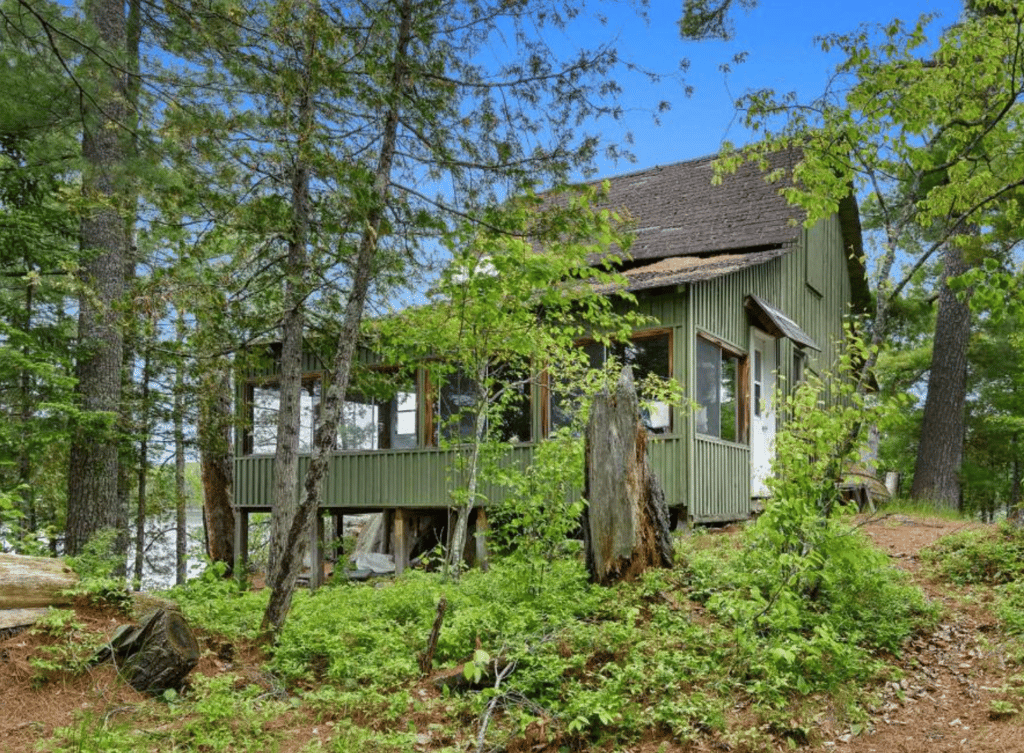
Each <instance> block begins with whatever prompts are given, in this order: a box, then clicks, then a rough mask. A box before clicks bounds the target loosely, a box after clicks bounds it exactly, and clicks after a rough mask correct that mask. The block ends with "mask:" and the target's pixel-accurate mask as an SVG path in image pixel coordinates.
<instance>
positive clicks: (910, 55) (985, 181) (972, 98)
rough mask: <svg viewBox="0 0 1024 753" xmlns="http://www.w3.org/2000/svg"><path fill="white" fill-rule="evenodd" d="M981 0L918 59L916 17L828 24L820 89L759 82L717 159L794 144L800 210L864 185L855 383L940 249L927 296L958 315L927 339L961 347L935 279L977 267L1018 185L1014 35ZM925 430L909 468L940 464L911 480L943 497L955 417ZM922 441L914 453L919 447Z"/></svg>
mask: <svg viewBox="0 0 1024 753" xmlns="http://www.w3.org/2000/svg"><path fill="white" fill-rule="evenodd" d="M986 7H989V8H993V9H997V10H999V11H1000V12H999V13H989V14H979V15H976V16H972V17H970V18H968V19H966V20H964V21H963V22H962V23H960V24H958V25H956V26H954V27H952V28H950V29H948V30H947V31H946V32H945V33H944V34H943V35H942V37H941V39H940V40H939V43H938V49H936V50H935V52H934V54H933V55H932V56H931V57H930V58H928V59H923V58H922V57H920V56H919V54H918V50H919V49H920V48H921V46H922V45H923V44H924V43H925V41H926V40H925V37H924V33H923V22H921V23H918V24H917V25H916V26H914V27H911V28H905V27H904V26H903V25H902V24H901V23H900V22H898V21H894V22H893V23H892V24H890V25H889V26H888V27H887V28H886V29H884V30H883V34H884V35H883V39H882V41H881V42H879V43H877V44H874V43H873V42H872V39H871V35H870V34H869V33H868V31H867V30H861V31H860V32H858V33H855V34H850V35H837V36H831V37H828V38H826V39H825V41H824V47H825V48H826V49H831V48H832V47H838V48H839V49H840V50H842V51H843V52H844V53H845V54H846V57H847V59H846V62H844V63H843V64H841V65H840V66H839V68H838V69H837V72H836V76H835V78H834V80H833V84H832V85H831V86H830V88H829V90H828V91H827V92H826V93H825V95H824V96H822V97H821V98H819V99H817V100H815V101H814V102H811V103H809V104H801V103H799V102H797V101H796V99H795V98H794V97H793V96H792V95H789V96H785V97H781V98H779V97H776V96H775V94H774V92H771V91H762V92H757V93H755V94H752V95H749V96H748V97H746V98H745V99H744V103H743V105H744V108H745V109H746V112H747V118H748V124H749V125H751V126H752V127H754V128H756V129H763V130H765V132H766V134H767V137H766V138H765V139H764V141H762V142H761V143H760V144H758V145H755V146H753V147H751V148H750V149H748V150H745V156H743V157H741V156H733V157H730V158H727V159H726V161H725V163H726V167H728V166H730V165H734V164H736V162H737V161H739V160H740V159H744V158H750V157H751V156H752V155H753V156H754V157H755V158H762V157H763V155H764V154H765V153H766V152H767V151H773V150H776V149H780V148H788V147H793V146H796V147H799V148H800V149H802V150H803V159H802V161H801V162H800V164H799V165H798V166H797V168H796V169H795V171H794V178H795V179H796V183H795V184H794V185H793V186H790V187H787V188H786V189H785V191H786V193H787V195H788V197H789V198H790V199H791V200H792V201H795V202H797V203H799V204H801V205H802V206H804V207H805V208H806V209H807V210H808V214H809V218H808V222H812V221H814V220H816V219H818V218H820V217H823V216H825V215H827V214H828V213H830V212H832V211H834V210H835V209H836V208H837V207H838V200H839V198H840V197H842V196H845V195H847V194H848V193H849V192H850V191H851V190H863V191H864V192H865V193H867V200H866V202H865V208H866V213H867V216H868V218H869V222H870V223H871V224H872V226H873V227H875V228H877V230H876V236H877V239H878V244H879V246H880V249H879V255H878V258H877V259H876V264H875V269H876V277H875V284H876V290H877V293H876V298H875V311H874V314H873V317H872V318H871V319H870V321H869V323H868V326H869V339H870V342H871V344H872V345H873V346H874V349H873V350H872V351H871V355H869V356H868V358H867V359H866V361H865V363H864V364H863V369H862V370H861V376H860V384H861V388H862V389H866V388H867V386H868V384H869V382H870V380H869V377H868V375H869V374H870V371H871V369H873V367H874V366H875V363H876V359H877V355H876V354H877V352H878V348H879V346H881V345H882V344H883V343H884V342H885V339H886V336H887V335H888V333H889V331H890V328H891V325H892V322H891V320H890V315H891V312H892V311H893V310H894V308H895V307H896V305H897V301H898V300H899V298H900V297H901V296H902V295H903V294H904V293H905V291H906V289H907V287H908V285H909V284H910V283H911V281H912V280H913V279H914V276H915V274H916V272H917V271H918V270H920V269H921V268H923V267H924V265H926V264H928V263H929V262H930V261H931V260H933V259H935V258H937V257H938V256H939V255H941V254H944V253H945V254H946V259H948V260H949V262H950V264H949V269H948V274H946V275H945V276H944V277H943V278H942V279H943V280H944V281H946V283H945V285H942V286H941V289H940V297H942V298H944V299H945V300H946V303H945V304H944V305H942V306H940V311H941V310H942V309H943V308H944V309H945V312H944V313H943V314H942V316H943V320H942V322H941V324H942V326H947V325H946V322H947V318H949V317H951V315H953V314H958V315H959V318H950V319H949V324H948V326H950V327H952V326H953V322H954V321H955V322H956V326H957V328H958V333H954V332H953V331H952V330H950V331H948V332H947V331H941V332H939V331H937V332H936V339H937V340H938V339H945V338H947V337H948V338H949V342H950V344H951V343H959V344H960V346H961V350H962V347H965V344H966V341H967V338H966V334H964V332H963V325H964V323H965V319H964V312H963V309H959V308H958V307H957V304H956V303H955V301H956V300H957V299H956V297H955V296H953V294H952V292H949V291H948V287H949V284H950V281H952V282H953V283H954V284H955V279H954V278H955V277H956V276H957V275H958V274H960V273H961V272H963V269H964V267H962V266H961V260H962V263H963V264H965V265H966V267H979V268H980V266H981V260H982V255H984V254H991V253H993V249H994V248H996V247H997V245H996V243H995V241H996V235H997V228H999V227H1001V226H1003V225H1005V223H1002V222H1000V221H998V219H997V218H999V217H1013V216H1016V212H1017V211H1018V209H1017V207H1018V201H1019V199H1018V196H1019V191H1020V188H1021V186H1022V184H1024V178H1022V176H1024V162H1022V159H1024V158H1022V157H1021V154H1022V152H1021V149H1020V140H1021V129H1020V122H1019V121H1020V118H1021V114H1022V108H1021V106H1020V103H1021V98H1022V94H1024V59H1022V57H1021V54H1020V50H1021V48H1022V43H1024V34H1022V28H1021V19H1020V18H1019V14H1018V13H1016V12H1015V11H1014V9H1013V7H1012V6H1011V5H1010V4H1008V3H1005V2H1001V1H1000V2H993V3H989V4H986ZM925 20H927V19H925ZM900 253H904V254H909V255H910V261H909V263H908V264H906V265H905V266H904V267H903V269H899V268H898V267H897V261H898V259H899V258H900V257H899V254H900ZM975 281H977V280H975ZM981 282H983V281H981ZM943 289H946V290H947V293H945V294H944V293H942V292H941V290H943ZM967 324H968V326H969V321H967ZM940 358H941V355H940ZM947 363H951V364H962V359H961V358H960V357H957V358H955V359H953V358H949V359H945V360H944V361H943V362H942V363H941V364H940V365H942V366H946V365H947ZM956 369H958V370H959V371H960V372H962V367H960V366H957V367H956ZM937 373H938V372H937ZM940 381H941V383H943V384H947V383H950V384H954V385H955V384H962V380H961V381H955V382H951V381H949V380H947V379H942V380H940ZM955 389H958V390H959V389H960V388H959V387H955ZM946 394H947V397H948V393H946ZM959 399H960V400H961V401H962V399H963V396H962V395H961V396H960V398H959ZM961 404H962V403H961ZM946 412H947V413H948V414H950V415H951V416H956V415H958V414H959V413H962V411H957V410H956V409H954V410H953V411H948V410H947V411H946ZM933 414H934V412H933ZM959 425H960V426H962V423H960V424H959ZM932 435H933V437H934V438H936V439H939V442H937V443H936V444H935V445H934V448H935V450H936V452H934V453H932V454H933V455H934V457H935V460H934V461H932V462H929V463H926V464H924V465H922V469H924V468H925V467H933V468H939V469H941V474H942V476H941V478H940V477H938V476H936V477H933V478H931V479H927V478H926V477H923V478H922V482H921V486H922V491H921V492H920V493H922V494H926V495H929V496H932V497H934V496H938V497H939V498H940V500H941V501H942V502H943V503H944V504H950V505H953V506H955V505H956V504H957V503H958V499H959V491H958V485H957V482H956V477H955V470H956V464H957V463H958V459H957V458H958V454H957V453H958V451H957V450H954V449H952V448H953V447H955V445H956V444H957V442H960V441H961V439H959V438H958V436H957V435H959V436H960V437H962V429H958V428H957V425H956V424H955V423H954V424H946V425H944V426H943V428H941V429H940V430H936V431H933V432H932ZM940 435H941V436H940ZM927 447H928V445H925V449H924V452H925V454H929V453H930V452H931V451H929V450H928V449H927ZM947 450H948V451H949V452H948V453H947V452H946V451H947ZM939 451H941V453H940V452H939Z"/></svg>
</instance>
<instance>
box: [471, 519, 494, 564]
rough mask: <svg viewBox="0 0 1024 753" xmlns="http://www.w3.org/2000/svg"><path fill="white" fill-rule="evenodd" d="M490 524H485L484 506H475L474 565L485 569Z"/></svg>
mask: <svg viewBox="0 0 1024 753" xmlns="http://www.w3.org/2000/svg"><path fill="white" fill-rule="evenodd" d="M489 530H490V526H489V525H488V524H487V513H486V512H485V511H484V508H482V507H478V508H476V535H475V536H474V538H475V539H476V566H477V567H479V568H480V569H481V570H483V571H485V572H486V571H487V567H488V564H487V532H488V531H489Z"/></svg>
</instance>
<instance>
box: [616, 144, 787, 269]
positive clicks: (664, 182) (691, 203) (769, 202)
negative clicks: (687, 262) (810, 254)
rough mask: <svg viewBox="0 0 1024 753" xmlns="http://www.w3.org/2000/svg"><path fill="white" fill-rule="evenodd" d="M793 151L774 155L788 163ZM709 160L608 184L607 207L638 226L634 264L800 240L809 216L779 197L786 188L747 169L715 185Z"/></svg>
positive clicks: (780, 162) (746, 166) (651, 170)
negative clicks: (767, 180)
mask: <svg viewBox="0 0 1024 753" xmlns="http://www.w3.org/2000/svg"><path fill="white" fill-rule="evenodd" d="M794 156H795V155H793V154H792V153H783V154H779V155H775V157H774V158H773V165H774V163H775V162H778V166H782V165H783V164H786V165H788V164H789V163H790V162H792V161H793V159H794ZM714 160H715V157H713V156H712V157H703V158H701V159H697V160H691V161H689V162H679V163H677V164H674V165H661V166H658V167H652V168H649V169H647V170H641V171H639V172H635V173H629V174H626V175H620V176H617V177H613V178H609V179H608V182H609V194H608V199H607V201H606V202H605V203H606V204H607V205H608V206H610V207H612V208H615V209H619V210H623V209H624V210H625V211H627V212H628V213H629V215H630V216H631V217H632V218H633V220H634V222H635V223H636V228H635V240H634V241H633V246H632V248H631V249H630V254H631V256H632V257H633V259H634V260H635V261H644V260H650V259H662V258H665V257H669V256H682V255H691V254H708V253H713V252H716V251H718V252H721V251H738V250H741V249H753V248H762V249H763V248H771V247H778V246H781V245H786V244H789V243H793V242H795V241H796V240H797V239H798V238H799V237H800V222H801V221H802V220H803V218H804V216H805V215H804V214H803V211H802V210H801V209H799V208H797V207H793V206H790V205H789V204H788V203H787V202H786V200H785V199H784V198H783V197H782V196H780V195H779V189H780V188H781V184H770V183H767V182H766V181H765V174H764V173H763V172H762V171H761V170H760V169H759V168H758V167H757V166H756V165H752V164H744V165H743V166H741V167H740V168H739V170H738V171H737V172H736V173H735V174H732V175H725V176H723V178H722V182H721V184H719V185H712V183H711V179H712V177H713V175H714V170H713V168H712V162H713V161H714Z"/></svg>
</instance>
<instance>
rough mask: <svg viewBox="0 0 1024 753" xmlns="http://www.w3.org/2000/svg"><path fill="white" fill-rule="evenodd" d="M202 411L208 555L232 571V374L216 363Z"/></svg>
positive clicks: (233, 551)
mask: <svg viewBox="0 0 1024 753" xmlns="http://www.w3.org/2000/svg"><path fill="white" fill-rule="evenodd" d="M202 400H203V405H202V409H201V410H200V413H199V451H200V463H201V466H202V477H203V520H204V522H205V524H206V536H207V554H208V555H209V557H210V559H211V560H212V561H213V562H223V563H224V564H225V565H226V566H227V572H228V573H231V571H232V570H233V568H234V564H235V539H234V535H235V510H234V508H233V507H232V506H231V484H232V480H233V473H234V469H233V466H232V457H231V426H232V416H231V374H230V371H229V368H228V366H227V365H225V364H223V363H218V364H216V366H215V368H214V370H213V371H211V372H210V373H209V374H208V375H207V377H206V379H205V380H204V389H203V397H202Z"/></svg>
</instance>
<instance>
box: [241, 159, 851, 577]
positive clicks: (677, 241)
mask: <svg viewBox="0 0 1024 753" xmlns="http://www.w3.org/2000/svg"><path fill="white" fill-rule="evenodd" d="M712 161H713V160H712V158H704V159H699V160H695V161H690V162H682V163H679V164H674V165H667V166H662V167H654V168H650V169H647V170H642V171H639V172H634V173H629V174H627V175H622V176H618V177H615V178H611V179H610V193H609V198H608V201H609V204H611V205H612V206H614V207H616V208H620V209H625V210H627V211H628V212H629V214H630V215H631V217H632V218H633V220H634V221H635V223H636V234H635V241H634V244H633V247H632V249H631V256H632V260H631V261H630V262H629V263H628V264H627V265H626V266H625V267H624V269H623V271H624V273H625V276H626V278H627V280H628V287H629V289H630V290H631V291H633V292H634V293H635V295H636V296H637V298H638V300H639V305H640V307H641V308H642V311H643V313H645V314H649V315H650V316H652V317H653V318H654V319H655V320H656V322H657V324H656V325H654V326H652V327H650V328H648V329H645V330H643V331H639V332H636V333H635V334H634V339H633V341H632V345H633V347H631V348H628V349H627V350H628V352H627V354H626V358H627V360H629V361H632V362H633V363H634V365H635V367H637V368H639V369H640V370H650V371H655V372H657V373H660V374H661V375H663V376H672V377H676V378H677V379H678V380H679V381H680V382H681V383H682V385H683V387H684V390H685V394H686V396H687V397H688V398H689V400H690V401H692V403H693V404H695V405H697V406H699V407H698V408H697V409H696V410H695V411H694V412H692V413H691V412H689V411H683V410H675V409H674V410H671V411H669V410H668V409H666V410H664V411H658V410H655V411H654V413H655V414H656V415H654V416H652V417H650V428H651V432H652V441H651V442H650V444H649V446H650V448H651V452H652V457H653V462H654V466H655V469H656V471H657V473H658V474H659V476H660V479H661V482H662V484H663V486H664V487H665V492H666V499H667V501H668V503H669V505H670V507H672V508H673V509H674V510H675V511H676V512H678V513H680V514H681V516H683V518H684V519H685V520H688V521H691V522H695V523H702V522H712V521H731V520H740V519H744V518H747V517H749V516H750V515H751V513H752V512H753V511H756V509H757V508H758V506H759V504H760V500H761V499H762V498H763V497H764V496H765V495H766V494H767V490H766V488H765V486H764V479H765V477H766V475H767V473H768V469H769V463H770V461H771V453H772V447H773V438H774V435H775V431H776V423H777V419H776V416H775V412H774V410H773V407H772V402H771V396H772V395H773V394H774V393H775V391H776V389H777V388H778V387H780V386H781V385H789V384H793V383H795V382H796V381H797V380H799V379H800V378H801V377H802V375H803V374H804V373H805V372H806V370H813V371H816V372H820V371H822V370H825V369H828V368H829V367H830V366H831V365H832V364H833V362H834V361H835V358H836V356H837V347H838V344H839V342H840V341H841V339H842V336H843V324H844V319H845V318H846V317H847V316H848V315H849V314H851V313H856V312H862V311H864V310H866V307H867V303H868V288H867V282H866V279H865V272H864V267H863V262H862V242H861V230H860V221H859V218H858V212H857V207H856V203H855V201H854V200H853V199H852V198H850V199H848V200H847V201H846V202H844V203H843V204H842V205H841V207H840V211H839V212H838V213H837V214H835V215H833V216H832V217H830V218H828V219H826V220H823V221H821V222H818V223H817V224H816V225H814V226H813V227H811V228H810V229H806V228H804V227H803V225H802V215H801V212H800V210H798V209H796V208H794V207H790V206H789V205H788V204H787V203H786V202H785V200H784V199H783V198H781V197H780V195H779V185H778V184H774V185H773V184H768V183H766V182H765V180H764V176H763V175H762V174H761V173H760V172H759V171H758V170H756V169H755V168H753V167H745V168H741V170H740V171H739V172H738V173H737V174H735V175H732V176H726V177H725V179H724V180H723V182H722V184H721V185H718V186H713V185H712V180H711V179H712V174H713V173H712ZM600 355H601V354H600V353H595V354H593V356H594V357H597V358H600ZM304 367H305V371H306V383H305V388H304V390H303V406H304V419H303V433H304V437H303V440H302V441H303V443H304V444H305V446H306V447H308V446H309V444H310V442H311V440H312V429H313V427H312V423H313V416H314V415H315V406H316V403H317V401H318V399H319V394H320V381H321V380H322V377H323V373H324V371H325V368H324V364H323V363H322V362H321V361H320V360H318V359H317V357H316V356H315V354H313V353H308V354H307V355H306V358H305V364H304ZM273 371H274V369H273V366H272V365H270V366H268V367H267V368H266V369H265V370H262V371H251V372H249V373H247V374H246V375H244V376H243V378H242V379H240V381H239V387H238V392H239V394H238V397H239V400H240V404H241V405H242V406H244V408H243V410H244V411H245V414H246V419H247V421H246V422H245V423H246V427H247V428H246V429H244V430H240V434H239V436H238V437H237V441H236V445H235V446H236V448H237V450H236V454H237V457H236V460H235V479H234V481H235V483H234V500H235V505H236V509H237V511H238V513H239V514H238V515H237V517H236V519H237V521H238V523H237V529H238V533H237V536H236V551H238V552H240V553H241V555H242V556H243V557H244V556H245V551H246V547H247V531H248V520H249V514H250V513H252V512H258V511H269V510H270V505H271V494H272V465H273V452H274V423H273V420H272V416H273V414H274V409H273V408H274V406H273V402H274V399H275V398H274V389H275V386H274V374H273ZM430 394H431V390H430V375H429V374H427V373H425V372H423V371H419V372H417V373H416V374H415V376H414V377H410V378H409V379H408V382H407V383H406V384H404V385H403V386H402V388H401V389H400V390H399V391H398V393H397V395H396V396H395V398H394V399H392V400H390V401H388V402H373V401H371V400H366V401H363V402H360V401H359V400H350V402H349V403H348V404H347V405H346V430H345V431H344V432H342V434H341V436H340V438H339V449H338V451H337V452H336V453H335V454H334V456H333V458H332V461H331V467H330V474H329V477H328V479H327V482H326V488H325V490H324V495H323V503H322V507H323V512H324V516H321V526H322V524H323V518H324V517H325V516H330V518H331V519H333V520H334V521H335V523H336V524H337V522H338V521H339V520H340V517H341V516H342V515H345V514H353V513H361V512H377V511H384V512H386V513H387V520H388V521H389V522H390V523H391V524H392V525H393V526H394V529H393V530H394V536H393V539H392V541H393V542H394V543H393V546H394V550H393V553H394V554H395V558H396V564H397V566H398V567H399V569H401V567H402V566H403V565H404V563H405V558H406V557H407V550H406V548H405V547H406V544H407V538H408V535H409V534H408V530H407V529H408V525H409V521H410V520H411V519H413V518H414V517H415V515H416V513H417V512H418V511H419V512H426V511H445V510H447V508H448V506H449V500H450V498H449V484H450V483H451V478H450V468H451V466H452V458H453V456H452V451H450V450H444V449H440V448H438V447H436V446H435V445H436V441H435V437H436V431H435V426H436V425H437V423H438V422H437V416H436V415H435V413H437V412H441V413H443V412H444V405H443V402H444V401H443V397H444V396H443V395H440V396H438V395H435V396H434V397H433V398H428V397H427V396H428V395H430ZM556 421H557V406H553V405H552V401H551V396H550V395H548V394H546V392H545V390H544V389H543V388H542V387H540V386H538V387H535V388H534V390H533V394H531V395H530V396H529V403H528V408H527V409H526V410H525V411H524V413H523V417H522V420H521V425H520V426H519V427H517V429H516V431H517V436H518V437H519V439H520V441H519V443H518V444H517V445H516V446H515V448H514V449H513V450H512V455H513V457H512V458H510V462H521V463H526V462H528V461H529V457H530V453H531V451H532V447H533V446H534V443H535V442H536V441H538V438H540V437H544V436H546V435H547V433H548V431H549V429H550V427H551V425H552V424H553V423H554V422H556ZM305 462H306V461H305V460H304V461H303V463H302V465H301V466H300V476H301V474H302V472H303V471H304V468H305V465H304V463H305ZM300 484H301V480H300ZM484 492H485V494H488V495H489V498H490V499H492V500H494V499H496V498H498V497H499V496H500V493H501V492H500V490H498V489H486V488H485V489H484ZM481 522H482V521H481ZM313 533H314V534H315V543H316V549H315V551H319V544H320V541H321V538H320V536H321V534H322V531H321V530H317V531H314V532H313Z"/></svg>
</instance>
